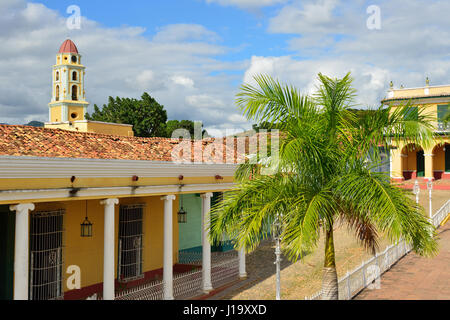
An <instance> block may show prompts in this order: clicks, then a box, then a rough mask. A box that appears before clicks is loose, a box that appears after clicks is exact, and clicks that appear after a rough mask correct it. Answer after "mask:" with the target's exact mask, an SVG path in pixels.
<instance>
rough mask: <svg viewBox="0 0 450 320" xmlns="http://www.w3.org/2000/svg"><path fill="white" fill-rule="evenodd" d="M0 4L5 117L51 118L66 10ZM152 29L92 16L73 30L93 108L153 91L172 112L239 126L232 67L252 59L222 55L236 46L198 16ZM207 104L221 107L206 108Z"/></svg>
mask: <svg viewBox="0 0 450 320" xmlns="http://www.w3.org/2000/svg"><path fill="white" fill-rule="evenodd" d="M0 7H1V10H0V43H1V44H2V45H1V46H0V57H1V59H0V122H6V123H11V124H15V123H19V124H22V123H26V122H28V121H30V120H40V121H48V105H47V104H48V103H49V102H50V97H51V84H52V83H51V70H52V65H53V64H54V63H55V59H56V58H55V56H56V53H57V52H58V49H59V46H60V45H61V43H62V42H63V41H64V40H65V39H66V37H67V34H68V33H69V31H68V30H67V28H66V21H65V19H66V17H64V16H61V15H60V14H58V12H57V11H54V10H51V9H49V8H47V7H45V6H44V5H42V4H37V3H27V2H25V1H24V0H15V1H12V0H9V1H8V2H7V3H5V1H3V0H1V5H0ZM144 32H145V29H144V28H141V27H120V28H107V27H103V26H101V25H100V24H98V23H97V22H96V21H92V20H89V19H86V18H85V17H83V18H82V25H81V30H72V31H70V35H71V36H70V38H71V39H72V40H73V41H74V42H75V44H76V45H77V47H78V50H79V51H80V53H81V55H82V62H83V64H84V65H85V66H86V78H85V81H86V88H85V89H86V96H87V100H88V101H89V102H90V103H91V105H90V107H89V109H88V111H89V112H91V111H92V110H93V108H92V107H93V105H94V104H98V105H100V106H101V105H103V104H104V103H107V100H108V96H113V97H116V96H119V97H133V98H139V97H140V96H141V95H142V93H143V92H144V91H147V92H149V94H150V95H152V96H153V97H154V98H155V99H156V100H157V101H158V102H159V103H161V104H162V105H164V107H165V109H166V110H167V112H168V117H169V118H170V119H179V120H182V119H189V120H202V121H203V122H204V124H205V126H209V127H214V126H217V125H226V126H227V127H231V128H232V127H234V123H233V122H230V121H228V120H227V119H228V116H229V115H230V114H233V113H235V112H236V108H235V107H234V103H233V98H234V97H233V90H234V89H235V88H234V86H233V85H232V81H235V80H236V79H239V75H237V76H236V75H235V76H232V77H230V76H229V75H227V74H226V72H225V71H227V70H239V69H241V70H243V68H244V67H245V64H243V62H242V61H237V62H235V63H234V62H233V63H232V62H222V61H220V60H219V58H217V57H220V55H222V54H224V53H226V52H228V50H229V49H228V48H226V47H224V46H221V45H218V44H217V41H219V40H220V37H219V36H218V35H217V34H216V33H214V32H212V31H210V30H208V29H206V28H205V27H203V26H200V25H197V24H194V25H189V24H182V25H181V24H177V25H168V26H163V27H161V28H159V29H158V31H157V33H156V35H155V37H154V38H153V39H148V38H146V37H145V36H144ZM213 72H214V73H215V74H216V75H215V76H212V75H211V74H212V73H213ZM189 96H193V97H194V98H189V99H187V98H186V97H189ZM196 96H197V100H196V99H195V97H196ZM204 97H213V99H210V100H208V99H207V98H204ZM188 101H191V102H194V101H197V102H198V103H199V105H196V104H195V103H194V104H193V103H188ZM206 104H208V105H211V107H213V108H215V109H212V110H214V112H211V113H210V112H205V109H204V108H205V105H206ZM212 113H214V114H212ZM224 119H225V121H224ZM239 125H240V123H239Z"/></svg>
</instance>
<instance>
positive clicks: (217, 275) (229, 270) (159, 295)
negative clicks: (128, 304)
mask: <svg viewBox="0 0 450 320" xmlns="http://www.w3.org/2000/svg"><path fill="white" fill-rule="evenodd" d="M194 256H195V255H193V257H194ZM194 262H197V263H198V260H197V261H193V263H192V264H194ZM200 264H201V260H200ZM237 279H239V258H238V254H237V252H236V251H230V252H225V253H222V252H213V253H212V255H211V282H212V285H213V287H214V288H218V287H220V286H222V285H224V284H226V283H229V282H232V281H234V280H237ZM202 293H203V292H202V270H201V269H200V268H197V269H193V270H192V271H189V272H185V273H182V274H178V275H175V276H174V277H173V294H174V298H175V299H179V300H182V299H189V298H192V297H196V296H199V295H201V294H202ZM163 298H164V282H163V281H162V280H157V281H153V282H151V283H148V284H143V285H140V286H137V287H135V288H130V289H125V290H124V291H122V292H118V293H116V300H162V299H163Z"/></svg>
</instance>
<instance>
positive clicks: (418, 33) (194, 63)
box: [0, 0, 450, 135]
mask: <svg viewBox="0 0 450 320" xmlns="http://www.w3.org/2000/svg"><path fill="white" fill-rule="evenodd" d="M70 5H78V6H79V7H80V9H81V14H82V16H83V18H82V24H81V29H80V30H68V28H67V26H66V21H67V18H68V17H69V16H70V14H68V13H67V12H66V10H67V7H68V6H70ZM370 5H375V6H376V8H377V9H378V10H379V13H380V14H379V18H380V20H379V24H380V25H379V28H375V29H374V28H369V27H368V25H367V22H368V20H369V19H370V17H371V13H370V12H368V9H369V8H370ZM446 12H450V1H448V0H431V1H430V0H409V1H404V0H371V1H366V0H353V1H345V0H169V1H160V0H152V1H143V0H130V1H109V2H106V1H100V0H90V1H75V0H41V1H40V0H35V1H33V2H29V1H27V0H1V1H0V43H2V46H0V122H6V123H11V124H16V123H17V124H21V123H26V122H28V121H30V120H40V121H47V120H48V106H47V104H48V102H50V97H51V89H52V88H51V85H52V83H51V66H52V65H53V64H54V61H55V54H56V53H57V51H58V49H59V46H60V45H61V43H62V42H63V41H64V40H65V39H66V38H67V37H70V38H71V39H72V40H73V41H74V42H75V43H76V45H77V46H78V49H79V51H80V53H81V54H82V56H83V62H84V64H85V65H86V68H87V69H86V72H87V73H86V88H85V89H86V96H87V100H88V102H90V107H89V109H88V111H89V112H91V111H92V108H93V105H94V104H97V105H99V106H102V105H103V104H104V103H106V102H107V99H108V97H109V96H114V97H115V96H119V97H135V98H138V97H140V96H141V95H142V93H143V92H148V93H149V94H150V95H152V96H153V97H155V99H156V100H157V101H158V102H160V103H161V104H163V105H164V107H165V109H166V110H167V112H168V116H169V118H170V119H179V120H181V119H189V120H195V121H203V123H204V125H205V127H206V128H207V130H208V131H209V132H211V133H212V134H214V135H223V134H230V133H232V132H236V131H242V130H245V129H248V128H250V127H251V124H252V123H251V122H249V121H247V120H246V119H245V118H244V117H243V116H242V114H241V113H240V112H239V111H238V110H237V108H236V105H235V95H236V93H237V92H238V90H239V87H240V85H241V84H243V83H250V84H254V81H253V76H254V75H256V74H261V73H264V74H269V75H271V76H273V77H276V78H278V79H279V80H280V81H282V82H285V83H289V84H292V85H295V86H296V87H298V88H299V89H300V90H301V91H302V92H303V93H305V94H311V93H313V92H314V91H315V89H316V86H317V74H318V73H319V72H321V73H323V74H325V75H328V76H331V77H343V76H344V75H345V74H346V73H347V72H349V71H350V72H351V73H352V76H353V78H354V87H355V88H356V89H357V91H358V96H357V101H356V102H357V104H358V107H360V108H367V107H375V106H378V105H379V103H380V100H381V99H382V98H384V97H385V96H386V93H387V90H388V88H389V82H390V81H391V80H392V81H393V82H394V84H395V87H400V85H404V86H406V87H418V86H423V85H424V84H425V78H426V77H429V78H430V80H431V84H432V85H442V84H448V83H450V79H449V72H450V59H449V58H450V40H449V39H450V19H448V17H447V15H446Z"/></svg>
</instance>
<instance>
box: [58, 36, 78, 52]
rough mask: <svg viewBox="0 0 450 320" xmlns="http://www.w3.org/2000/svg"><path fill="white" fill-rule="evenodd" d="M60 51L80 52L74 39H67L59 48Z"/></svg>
mask: <svg viewBox="0 0 450 320" xmlns="http://www.w3.org/2000/svg"><path fill="white" fill-rule="evenodd" d="M58 53H76V54H78V49H77V46H76V45H75V43H73V41H72V40H70V39H67V40H66V41H64V42H63V44H62V45H61V47H60V48H59V52H58Z"/></svg>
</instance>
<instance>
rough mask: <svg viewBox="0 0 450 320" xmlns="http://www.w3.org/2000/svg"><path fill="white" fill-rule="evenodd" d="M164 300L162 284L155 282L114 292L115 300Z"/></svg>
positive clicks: (159, 281)
mask: <svg viewBox="0 0 450 320" xmlns="http://www.w3.org/2000/svg"><path fill="white" fill-rule="evenodd" d="M163 298H164V282H163V281H162V280H155V281H152V282H150V283H146V284H143V285H140V286H137V287H134V288H130V289H125V290H124V291H122V292H116V297H115V300H162V299H163Z"/></svg>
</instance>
